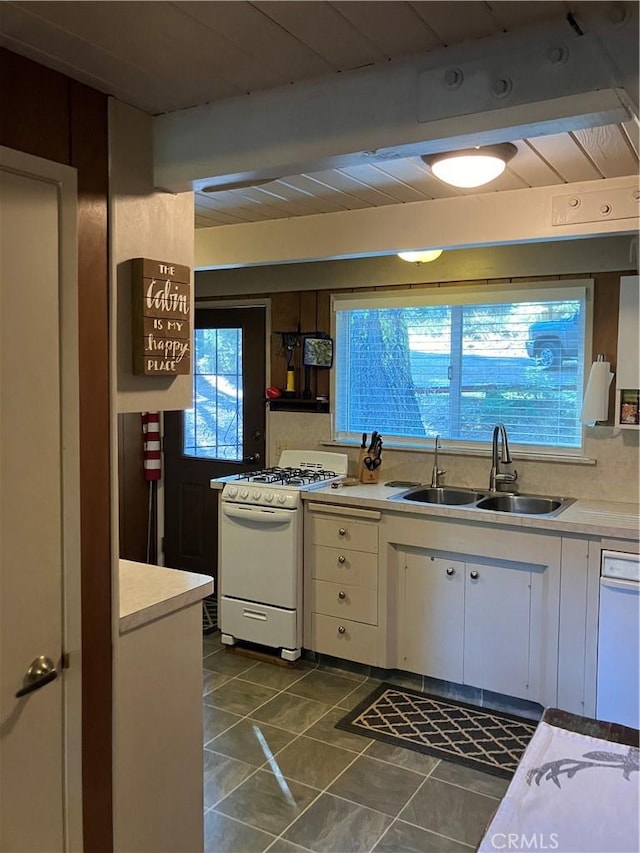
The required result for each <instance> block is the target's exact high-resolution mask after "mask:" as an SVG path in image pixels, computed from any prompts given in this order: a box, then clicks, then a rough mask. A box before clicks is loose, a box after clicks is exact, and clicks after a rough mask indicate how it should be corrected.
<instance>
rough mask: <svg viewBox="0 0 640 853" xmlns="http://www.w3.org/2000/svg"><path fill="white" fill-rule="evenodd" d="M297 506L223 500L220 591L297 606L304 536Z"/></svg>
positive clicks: (282, 605)
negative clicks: (286, 507)
mask: <svg viewBox="0 0 640 853" xmlns="http://www.w3.org/2000/svg"><path fill="white" fill-rule="evenodd" d="M300 523H301V522H300V512H299V510H297V509H275V508H273V509H272V508H271V507H261V506H249V505H246V504H234V503H229V502H223V503H222V511H221V517H220V592H221V594H222V595H223V596H227V597H232V598H242V599H244V600H245V601H256V602H260V603H262V604H273V605H275V606H276V607H289V608H295V607H296V605H297V594H298V582H299V580H298V578H299V576H300V575H301V565H300V563H301V558H302V536H301V530H300Z"/></svg>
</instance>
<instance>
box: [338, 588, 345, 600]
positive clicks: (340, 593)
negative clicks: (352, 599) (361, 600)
mask: <svg viewBox="0 0 640 853" xmlns="http://www.w3.org/2000/svg"><path fill="white" fill-rule="evenodd" d="M346 597H347V593H346V592H344V590H342V589H341V590H340V592H339V593H338V598H340V599H342V600H344V599H345V598H346Z"/></svg>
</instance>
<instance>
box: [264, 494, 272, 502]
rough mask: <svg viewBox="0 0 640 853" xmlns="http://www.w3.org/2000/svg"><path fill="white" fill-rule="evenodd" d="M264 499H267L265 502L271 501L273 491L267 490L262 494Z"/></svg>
mask: <svg viewBox="0 0 640 853" xmlns="http://www.w3.org/2000/svg"><path fill="white" fill-rule="evenodd" d="M264 499H265V501H267V503H271V501H272V500H273V492H267V493H266V495H265V496H264Z"/></svg>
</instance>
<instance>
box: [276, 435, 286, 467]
mask: <svg viewBox="0 0 640 853" xmlns="http://www.w3.org/2000/svg"><path fill="white" fill-rule="evenodd" d="M288 449H289V443H288V442H286V441H280V440H278V441H276V457H277V460H278V459H280V454H281V453H282V451H283V450H288ZM277 460H276V464H277Z"/></svg>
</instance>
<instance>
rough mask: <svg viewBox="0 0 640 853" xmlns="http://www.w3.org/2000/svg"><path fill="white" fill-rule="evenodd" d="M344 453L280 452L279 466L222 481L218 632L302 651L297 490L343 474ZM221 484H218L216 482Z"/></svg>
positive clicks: (290, 655) (288, 654)
mask: <svg viewBox="0 0 640 853" xmlns="http://www.w3.org/2000/svg"><path fill="white" fill-rule="evenodd" d="M347 463H348V458H347V455H346V454H344V453H325V452H324V451H304V450H285V451H283V453H282V455H281V457H280V460H279V465H278V466H277V467H274V468H266V469H263V470H261V471H252V472H249V473H248V474H242V475H239V476H233V477H225V478H223V480H222V482H224V486H223V489H222V495H221V502H220V527H219V536H220V563H219V566H220V569H219V581H220V596H221V597H220V628H221V632H222V642H223V643H225V644H227V645H234V644H235V643H236V642H238V641H239V640H242V641H245V642H250V643H256V644H258V645H262V646H269V647H272V648H278V649H281V654H282V657H283V658H286V659H287V660H296V658H298V657H300V653H301V650H302V542H303V529H302V518H303V516H302V499H301V492H303V491H309V490H311V489H317V488H320V487H321V486H326V485H328V484H329V483H331V482H335V481H337V480H340V479H342V478H343V477H345V476H346V473H347ZM217 482H220V481H217Z"/></svg>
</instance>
